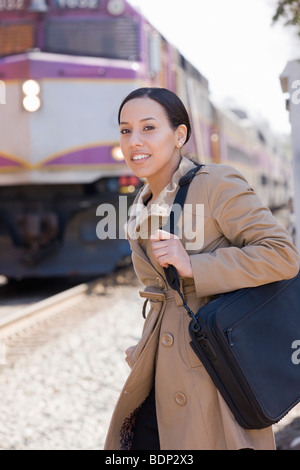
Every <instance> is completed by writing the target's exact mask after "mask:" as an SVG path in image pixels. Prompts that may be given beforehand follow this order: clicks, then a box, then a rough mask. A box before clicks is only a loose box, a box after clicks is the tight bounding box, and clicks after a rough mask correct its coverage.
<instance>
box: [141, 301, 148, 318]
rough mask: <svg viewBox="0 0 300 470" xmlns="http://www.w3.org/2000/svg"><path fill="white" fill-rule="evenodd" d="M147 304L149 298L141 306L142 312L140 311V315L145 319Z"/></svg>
mask: <svg viewBox="0 0 300 470" xmlns="http://www.w3.org/2000/svg"><path fill="white" fill-rule="evenodd" d="M148 302H149V298H148V299H146V300H145V302H144V304H143V310H142V315H143V318H144V319H146V307H147V304H148Z"/></svg>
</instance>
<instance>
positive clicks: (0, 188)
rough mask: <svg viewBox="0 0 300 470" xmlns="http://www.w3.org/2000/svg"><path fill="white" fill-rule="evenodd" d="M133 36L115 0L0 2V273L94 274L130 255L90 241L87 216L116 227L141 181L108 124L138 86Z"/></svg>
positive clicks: (131, 19)
mask: <svg viewBox="0 0 300 470" xmlns="http://www.w3.org/2000/svg"><path fill="white" fill-rule="evenodd" d="M139 34H140V24H139V21H138V17H137V16H136V15H135V14H134V11H133V10H132V9H131V8H130V7H129V6H128V5H127V4H126V3H125V2H123V1H122V0H120V1H119V0H117V1H116V0H109V1H108V0H105V1H104V0H53V1H51V2H48V3H46V2H45V1H44V0H31V1H29V0H28V1H27V0H1V2H0V80H1V82H0V83H1V85H2V86H1V90H2V92H1V98H2V99H1V101H0V103H1V104H0V274H2V275H5V276H7V277H8V278H23V277H43V276H57V275H63V276H66V275H79V274H80V275H99V274H102V273H105V272H108V271H110V270H112V269H114V268H115V267H116V266H117V265H118V263H119V262H120V261H121V260H122V259H123V258H124V257H127V256H128V255H129V254H130V252H129V246H128V243H127V241H126V240H125V239H117V238H116V239H110V238H106V239H102V240H100V239H99V236H98V235H97V233H96V226H97V222H99V218H98V217H97V215H96V212H97V207H98V206H99V205H100V204H103V203H105V204H112V205H114V207H115V208H116V219H117V221H118V220H119V217H118V207H119V196H120V195H122V197H123V198H124V197H125V196H126V197H127V199H128V207H129V206H130V204H131V202H132V200H133V197H134V196H135V194H136V190H137V188H138V187H139V186H140V181H138V180H137V179H136V178H135V177H134V176H133V175H132V174H130V173H129V171H128V170H127V168H126V166H125V164H124V161H123V159H122V158H121V156H120V153H119V147H118V139H119V130H118V124H117V119H116V116H117V110H118V106H119V103H120V102H121V101H122V99H123V98H124V96H126V94H127V93H129V92H130V91H131V90H132V89H134V88H137V87H138V86H140V69H141V67H140V65H139V60H140V41H139ZM117 223H118V222H117Z"/></svg>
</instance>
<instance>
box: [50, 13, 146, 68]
mask: <svg viewBox="0 0 300 470" xmlns="http://www.w3.org/2000/svg"><path fill="white" fill-rule="evenodd" d="M45 50H46V51H47V52H56V53H61V54H71V55H84V56H94V57H107V58H111V59H121V60H122V59H123V60H139V39H138V23H137V22H136V21H135V20H134V19H133V18H113V19H100V20H99V19H97V20H93V19H87V20H82V19H81V20H80V21H78V20H69V21H65V20H62V21H60V20H50V21H48V22H47V23H46V28H45Z"/></svg>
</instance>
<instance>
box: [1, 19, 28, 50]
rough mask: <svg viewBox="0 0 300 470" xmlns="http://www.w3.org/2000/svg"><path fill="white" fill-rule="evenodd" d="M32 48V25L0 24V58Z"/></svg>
mask: <svg viewBox="0 0 300 470" xmlns="http://www.w3.org/2000/svg"><path fill="white" fill-rule="evenodd" d="M33 47H34V26H33V24H31V23H19V24H11V23H0V56H5V55H10V54H20V53H21V52H25V51H27V50H28V49H32V48H33Z"/></svg>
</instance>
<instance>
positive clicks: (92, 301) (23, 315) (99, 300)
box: [0, 267, 136, 370]
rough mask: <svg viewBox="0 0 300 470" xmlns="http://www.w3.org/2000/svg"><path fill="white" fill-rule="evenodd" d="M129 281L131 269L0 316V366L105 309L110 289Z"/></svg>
mask: <svg viewBox="0 0 300 470" xmlns="http://www.w3.org/2000/svg"><path fill="white" fill-rule="evenodd" d="M129 282H130V283H131V282H133V283H134V282H136V281H135V279H134V273H133V272H132V268H131V267H130V268H125V269H121V270H119V271H118V272H116V273H112V274H110V275H107V276H103V277H101V278H99V279H95V280H92V281H89V282H86V283H82V284H80V285H77V286H75V287H72V288H70V289H67V290H65V291H64V292H61V293H58V294H55V295H53V296H50V297H48V298H46V299H44V300H40V301H38V302H36V303H33V304H32V305H29V306H25V307H24V306H20V307H16V308H13V309H12V311H10V312H9V313H7V314H6V315H3V316H2V317H1V315H0V366H1V365H2V366H3V365H8V366H11V365H12V364H13V363H14V362H15V361H16V360H18V359H20V358H21V357H23V356H25V355H26V356H27V355H28V354H30V353H31V352H32V351H34V350H35V349H36V348H38V347H42V346H43V345H44V344H46V343H47V342H49V341H51V340H52V339H55V338H57V337H58V336H60V335H62V334H64V333H66V332H68V331H70V330H71V329H73V328H75V327H76V326H77V325H78V324H79V323H80V322H82V321H84V320H85V319H87V318H90V317H91V316H93V315H95V314H96V313H98V312H99V309H100V308H103V306H107V308H109V302H110V300H109V299H110V296H111V294H112V293H113V291H114V288H116V287H117V286H118V285H120V284H124V283H125V284H127V283H129ZM100 305H101V307H100ZM0 313H1V310H0ZM0 370H1V369H0Z"/></svg>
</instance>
